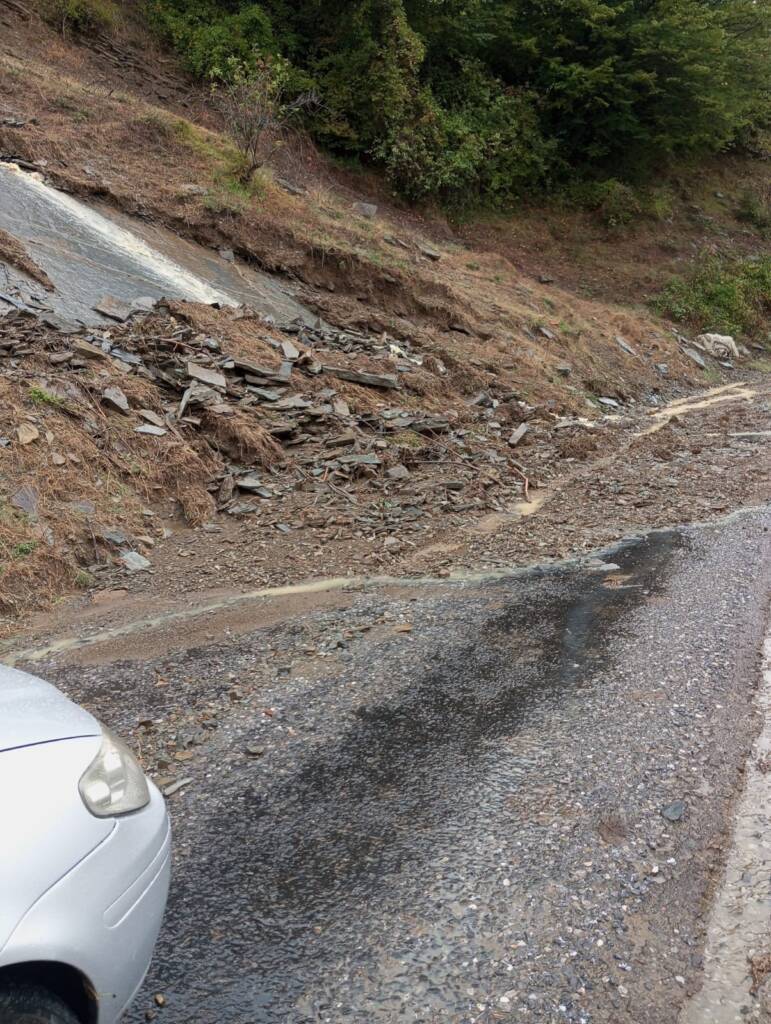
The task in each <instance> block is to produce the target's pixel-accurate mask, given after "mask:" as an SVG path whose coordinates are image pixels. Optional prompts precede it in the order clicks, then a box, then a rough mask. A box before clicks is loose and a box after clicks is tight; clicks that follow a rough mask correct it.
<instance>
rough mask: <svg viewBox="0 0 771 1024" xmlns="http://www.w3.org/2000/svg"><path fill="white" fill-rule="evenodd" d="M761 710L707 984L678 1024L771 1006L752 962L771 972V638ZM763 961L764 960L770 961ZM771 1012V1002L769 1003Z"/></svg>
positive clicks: (730, 1023)
mask: <svg viewBox="0 0 771 1024" xmlns="http://www.w3.org/2000/svg"><path fill="white" fill-rule="evenodd" d="M764 655H765V658H764V665H763V676H762V679H763V681H762V683H761V687H760V690H759V692H758V695H757V697H756V707H757V709H758V711H759V712H760V713H761V715H762V716H763V728H762V730H761V733H760V736H759V737H758V738H757V740H756V741H755V746H754V748H753V751H752V754H751V756H750V758H749V762H748V765H747V773H746V776H745V780H746V781H745V788H744V793H743V795H742V797H741V800H740V803H739V809H738V813H737V815H736V821H735V825H734V835H733V844H732V847H731V851H730V853H729V856H728V864H727V866H726V872H725V878H724V880H723V885H722V888H721V890H720V892H719V893H718V897H717V901H716V903H715V906H714V908H713V910H712V915H711V917H710V922H709V930H708V934H707V948H706V950H705V953H704V984H703V986H702V988H701V990H700V991H699V992H698V993H697V994H696V995H695V996H694V997H693V999H691V1000H690V1002H689V1003H688V1005H687V1006H686V1007H685V1009H684V1010H683V1013H682V1015H681V1017H680V1024H740V1022H741V1024H753V1022H755V1024H760V1022H768V1021H771V1012H769V1009H765V1010H764V1009H763V1008H761V1007H760V1006H759V1005H758V1002H757V1001H756V999H755V997H754V996H753V995H752V994H751V991H750V990H751V988H752V986H753V978H752V970H751V964H753V963H754V964H755V965H756V966H757V967H759V968H760V971H759V973H760V976H761V979H762V976H763V975H764V974H767V973H771V805H769V800H768V795H769V778H770V777H769V775H768V774H767V773H768V771H769V769H770V768H771V637H770V638H769V639H768V640H766V643H765V649H764ZM764 961H765V963H764ZM766 1004H767V1007H771V999H767V1000H766Z"/></svg>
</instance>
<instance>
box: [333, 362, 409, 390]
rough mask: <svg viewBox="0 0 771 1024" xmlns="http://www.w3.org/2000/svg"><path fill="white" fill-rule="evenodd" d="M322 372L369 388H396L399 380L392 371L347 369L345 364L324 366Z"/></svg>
mask: <svg viewBox="0 0 771 1024" xmlns="http://www.w3.org/2000/svg"><path fill="white" fill-rule="evenodd" d="M323 369H324V373H328V374H330V375H331V376H332V377H337V378H338V379H339V380H349V381H351V383H352V384H365V385H366V386H367V387H371V388H398V387H399V381H398V379H397V377H396V375H395V374H392V373H366V372H365V371H363V370H349V369H348V367H347V366H326V365H325V366H324V368H323Z"/></svg>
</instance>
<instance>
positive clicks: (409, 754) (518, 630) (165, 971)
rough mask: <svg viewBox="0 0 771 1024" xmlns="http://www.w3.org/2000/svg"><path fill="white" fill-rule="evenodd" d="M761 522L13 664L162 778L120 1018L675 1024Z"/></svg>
mask: <svg viewBox="0 0 771 1024" xmlns="http://www.w3.org/2000/svg"><path fill="white" fill-rule="evenodd" d="M769 524H771V513H769V512H768V511H765V512H764V511H758V512H754V513H753V512H749V513H743V514H741V515H738V516H735V517H733V518H729V519H728V520H726V521H725V522H723V523H721V524H716V525H713V526H711V527H708V528H697V527H693V528H688V529H682V530H675V531H668V532H659V533H654V534H651V535H648V536H646V537H637V538H634V539H629V540H627V541H625V542H623V543H622V544H621V545H619V546H617V547H616V548H615V549H613V550H609V551H606V552H604V553H602V554H601V556H599V557H597V556H592V557H590V558H588V559H584V560H583V561H582V562H578V563H563V564H556V565H551V566H547V567H545V568H541V569H538V568H535V569H532V570H531V571H527V572H522V573H520V574H518V575H514V576H512V577H510V578H508V579H500V580H497V581H490V582H487V583H473V584H472V583H465V584H464V583H457V582H456V583H452V582H449V583H447V582H446V583H444V584H442V583H440V582H439V581H437V583H436V585H435V586H434V587H433V588H425V589H424V590H422V591H421V590H420V589H418V588H416V589H414V590H413V591H411V592H407V591H405V592H403V593H399V592H392V593H382V592H380V591H378V590H376V589H375V590H365V591H358V592H357V591H356V590H355V589H353V590H352V591H351V592H349V593H347V594H346V595H345V597H346V601H345V603H344V605H340V606H334V607H321V608H319V609H316V610H314V609H313V608H308V609H306V611H305V614H303V615H301V616H295V617H290V618H289V619H288V620H287V621H284V622H280V621H277V622H273V623H270V624H267V625H265V626H263V627H262V628H260V629H257V630H254V631H252V632H246V633H244V634H243V635H240V636H236V635H232V634H231V635H224V636H220V638H219V639H218V640H217V641H216V642H213V643H202V644H200V645H199V646H197V647H190V648H188V649H185V650H177V651H175V652H169V653H167V654H165V655H160V656H152V654H151V655H150V656H149V657H146V658H145V657H143V655H142V645H141V638H139V639H138V640H137V643H136V648H135V651H136V653H135V656H134V658H133V659H132V660H125V659H124V660H121V661H119V662H114V663H110V662H109V660H105V658H104V657H103V658H102V660H101V663H100V664H92V665H83V664H78V663H77V660H76V658H77V656H76V655H75V654H71V655H69V656H68V655H66V654H64V655H62V656H61V658H60V659H59V660H57V661H52V662H51V663H49V664H47V665H44V666H42V669H41V666H40V665H35V670H36V671H41V672H42V674H45V675H47V676H48V677H49V678H52V679H53V681H55V682H56V683H57V684H59V685H61V686H63V687H64V688H65V690H66V691H67V692H68V693H69V694H71V695H72V696H73V697H74V698H75V699H77V700H79V701H81V702H83V703H85V704H86V706H87V707H89V708H90V709H92V710H94V711H95V712H96V713H97V714H98V715H99V716H100V717H101V718H102V719H103V720H105V721H106V722H108V723H109V724H110V725H111V726H113V727H115V728H117V729H119V730H120V731H121V732H123V733H125V734H128V735H129V736H130V737H131V738H132V740H133V743H134V745H135V746H136V747H137V748H138V749H139V750H140V751H141V753H142V756H143V758H144V761H145V763H146V765H147V767H148V768H149V769H150V770H151V771H152V772H153V773H154V774H155V776H156V778H157V779H158V780H159V781H160V782H161V784H162V785H165V786H166V787H167V788H175V787H176V786H177V784H178V783H184V784H183V785H181V786H180V787H179V788H176V791H175V792H174V793H173V795H170V796H169V806H170V810H171V813H172V817H173V821H174V831H175V878H174V883H173V888H172V894H171V902H170V906H169V912H168V916H167V919H166V924H165V928H164V932H163V934H162V937H161V941H160V945H159V948H158V953H157V956H156V959H155V962H154V964H153V967H152V968H151V973H150V977H149V979H148V982H147V984H146V986H145V989H144V992H143V993H142V995H141V996H140V999H139V1001H138V1002H137V1004H136V1008H135V1009H134V1011H132V1015H131V1016H130V1018H129V1019H130V1020H131V1021H136V1022H138V1021H141V1020H143V1019H145V1014H146V1012H147V1014H149V1015H150V1016H152V1015H153V1014H157V1016H158V1019H159V1020H163V1021H164V1022H168V1024H181V1022H183V1021H184V1022H196V1024H214V1022H220V1021H223V1020H229V1021H238V1022H244V1024H247V1022H249V1024H273V1022H279V1021H281V1022H293V1024H301V1022H302V1024H309V1022H317V1021H319V1022H320V1021H330V1022H334V1024H364V1022H365V1021H366V1022H381V1024H392V1022H396V1021H405V1022H406V1021H409V1022H439V1021H441V1022H457V1024H461V1022H462V1024H470V1022H472V1021H473V1022H478V1021H497V1020H502V1021H505V1020H527V1021H549V1022H552V1021H553V1022H556V1021H571V1022H587V1024H589V1022H591V1024H600V1022H602V1024H611V1022H612V1024H669V1022H672V1024H674V1022H676V1021H677V1020H678V1014H679V1012H680V1008H681V1006H682V1005H683V1004H684V1002H685V1001H686V1000H687V998H688V996H689V994H691V993H693V992H695V991H696V990H697V989H698V988H699V986H700V984H701V977H702V975H701V967H702V948H703V941H704V935H705V920H706V914H707V912H708V910H709V906H710V897H711V894H712V891H713V889H714V887H715V885H716V884H717V882H718V881H719V878H720V868H721V865H722V860H723V856H724V851H725V846H726V839H727V835H728V830H729V826H730V822H731V814H732V808H733V803H734V799H735V795H736V793H737V790H738V788H739V787H740V784H741V778H742V774H741V773H742V771H743V765H744V761H745V758H746V755H747V752H748V750H749V748H750V744H751V742H752V739H753V736H754V734H755V732H756V731H757V724H758V718H757V715H756V714H754V713H753V704H752V700H753V694H754V691H755V689H756V686H757V684H758V680H759V671H760V651H761V647H762V640H763V636H764V631H765V626H766V611H767V598H768V556H769V542H768V533H767V530H768V526H769ZM68 657H69V658H70V659H73V660H70V661H68ZM673 807H674V808H675V809H674V810H672V808H673ZM662 811H666V812H667V813H666V815H665V814H663V813H662ZM670 819H674V820H670ZM749 984H750V981H749V979H747V991H748V989H749ZM157 992H163V993H164V995H165V998H166V1005H165V1006H164V1008H163V1009H161V1010H158V1009H157V1007H155V1006H154V1003H153V994H154V993H157ZM747 999H748V1000H750V997H749V995H747Z"/></svg>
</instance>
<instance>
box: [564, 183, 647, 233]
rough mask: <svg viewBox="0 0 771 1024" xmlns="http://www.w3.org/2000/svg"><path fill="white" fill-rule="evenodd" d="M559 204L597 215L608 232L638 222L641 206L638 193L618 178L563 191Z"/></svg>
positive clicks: (578, 185)
mask: <svg viewBox="0 0 771 1024" xmlns="http://www.w3.org/2000/svg"><path fill="white" fill-rule="evenodd" d="M561 198H562V202H563V204H564V205H566V206H569V207H570V206H573V207H578V208H579V209H582V210H589V211H591V212H592V213H594V214H596V216H597V218H598V220H600V221H601V222H602V223H603V224H604V225H605V227H607V228H617V227H623V226H625V225H627V224H631V223H632V221H635V220H637V219H639V218H640V217H641V216H642V214H643V204H642V201H641V199H640V196H639V194H638V193H637V191H636V190H635V189H634V188H632V186H631V185H627V184H626V183H625V182H623V181H619V180H618V179H617V178H607V179H606V180H605V181H583V182H578V183H577V184H575V185H572V186H570V187H569V188H567V189H565V190H564V191H563V193H562V197H561Z"/></svg>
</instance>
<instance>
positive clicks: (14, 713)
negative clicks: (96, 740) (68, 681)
mask: <svg viewBox="0 0 771 1024" xmlns="http://www.w3.org/2000/svg"><path fill="white" fill-rule="evenodd" d="M100 733H101V729H100V727H99V723H98V722H97V720H96V719H95V718H94V716H93V715H90V714H89V713H88V712H87V711H85V710H84V709H83V708H80V707H78V705H77V704H73V703H72V701H70V700H67V698H66V697H65V696H64V694H63V693H61V692H60V691H59V690H57V689H56V687H55V686H51V684H50V683H46V682H44V681H43V680H42V679H38V678H37V677H36V676H31V675H28V674H27V673H26V672H19V671H17V670H16V669H13V668H8V666H7V665H0V751H3V750H9V749H12V748H14V747H24V746H28V745H29V744H32V743H49V742H51V741H52V740H64V739H69V738H70V737H73V736H98V735H100Z"/></svg>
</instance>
